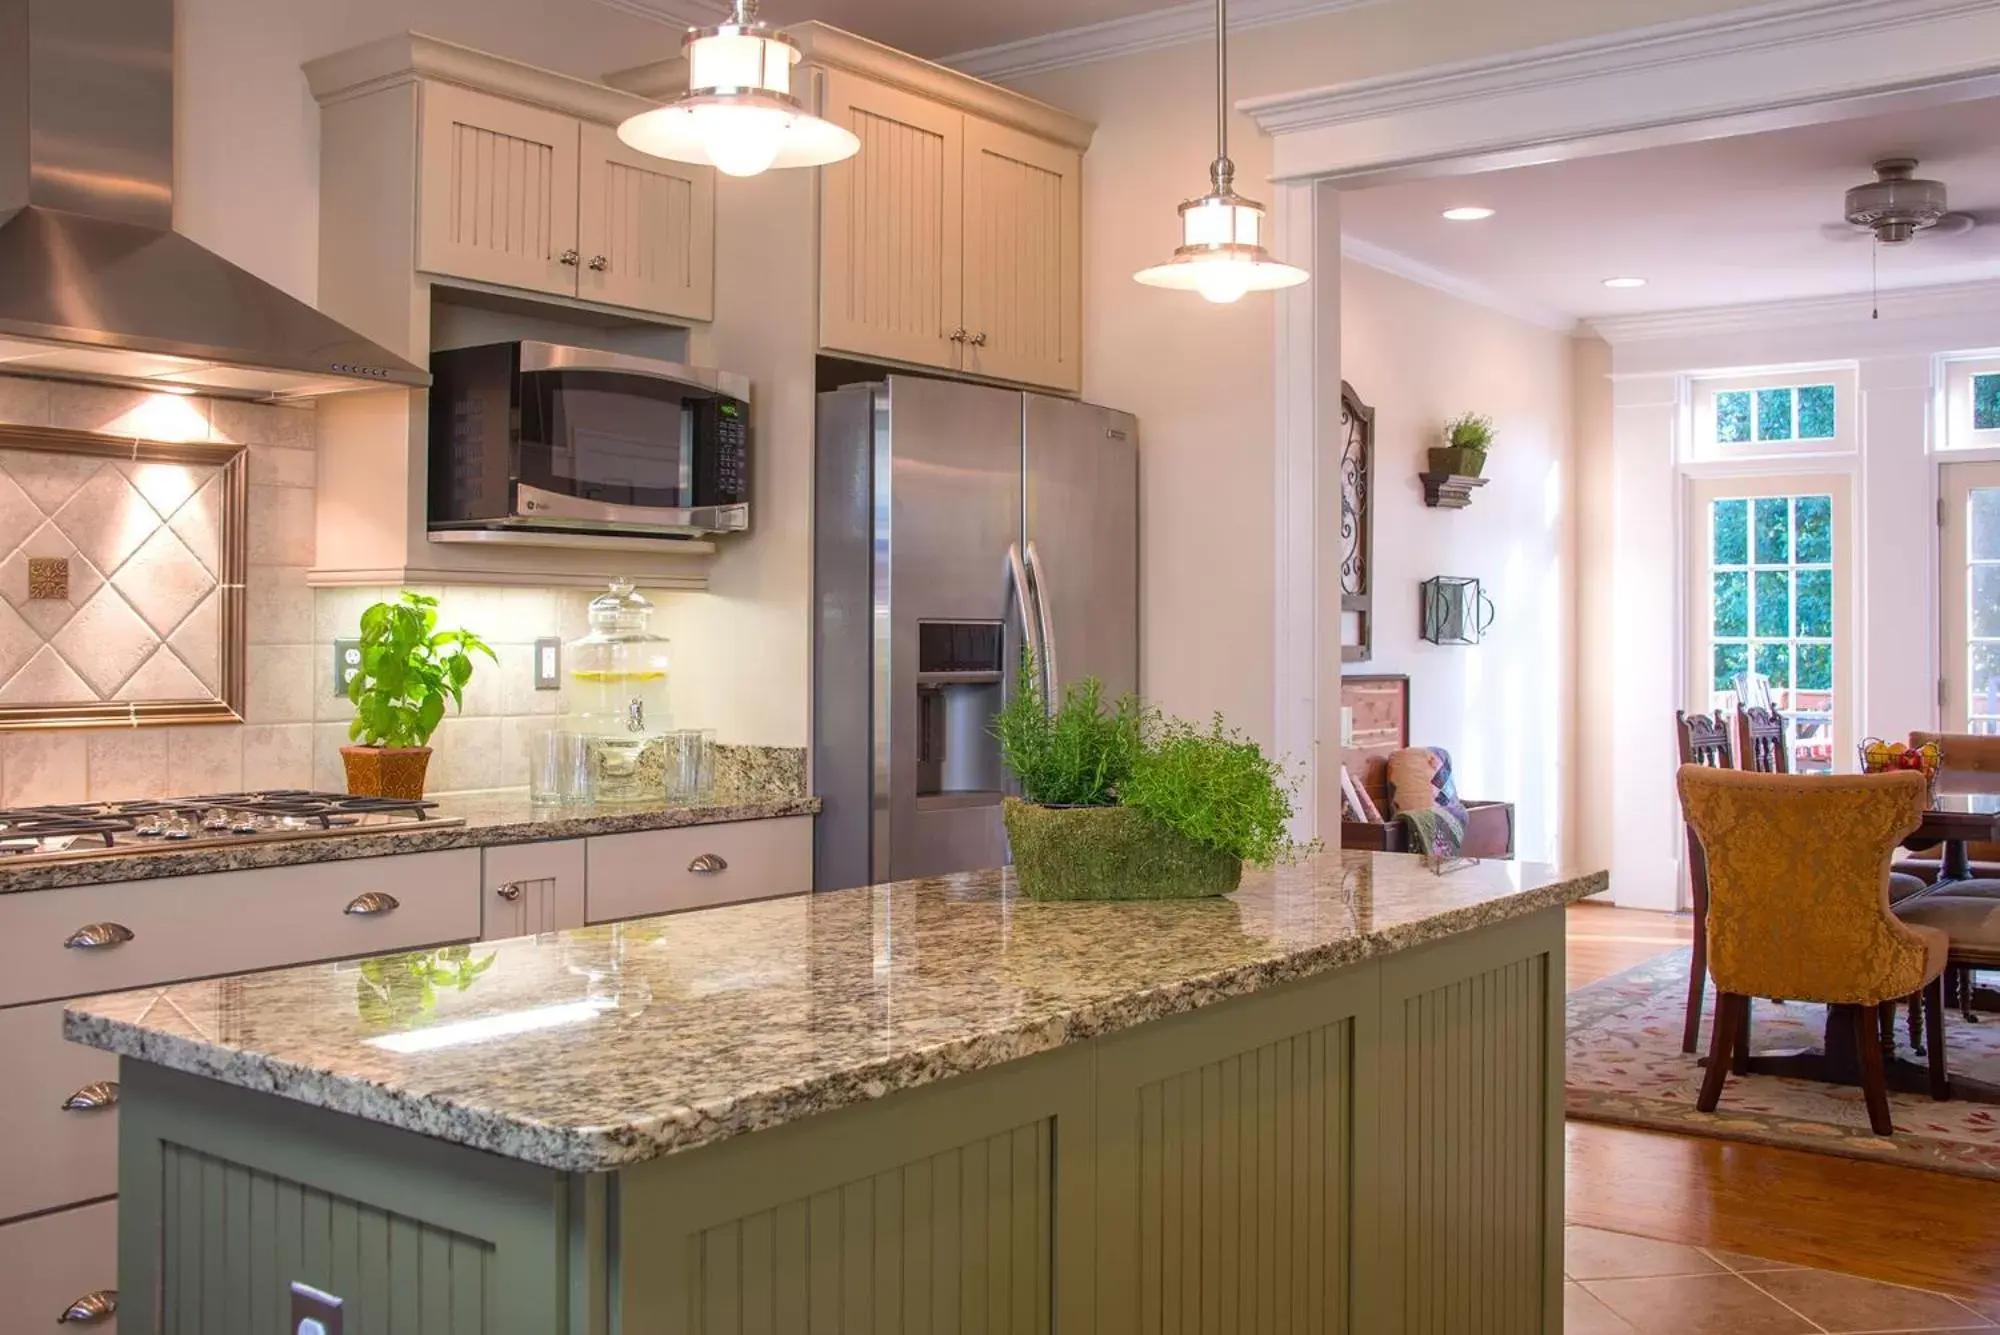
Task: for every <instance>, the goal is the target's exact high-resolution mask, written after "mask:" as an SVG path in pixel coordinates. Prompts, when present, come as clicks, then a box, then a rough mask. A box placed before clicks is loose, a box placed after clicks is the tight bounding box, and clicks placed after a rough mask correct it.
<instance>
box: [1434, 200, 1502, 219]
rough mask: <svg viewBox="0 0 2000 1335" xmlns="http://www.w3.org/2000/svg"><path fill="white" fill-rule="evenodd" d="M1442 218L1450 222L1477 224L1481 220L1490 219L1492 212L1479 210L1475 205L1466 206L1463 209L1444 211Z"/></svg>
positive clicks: (1485, 209)
mask: <svg viewBox="0 0 2000 1335" xmlns="http://www.w3.org/2000/svg"><path fill="white" fill-rule="evenodd" d="M1444 216H1445V217H1446V218H1449V219H1450V220H1451V221H1452V222H1479V221H1481V220H1483V219H1486V218H1491V217H1492V216H1493V210H1492V209H1487V208H1481V207H1480V206H1479V205H1477V204H1468V205H1466V206H1465V207H1464V208H1457V209H1446V210H1445V211H1444Z"/></svg>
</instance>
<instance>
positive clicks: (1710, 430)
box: [1686, 363, 1860, 462]
mask: <svg viewBox="0 0 2000 1335" xmlns="http://www.w3.org/2000/svg"><path fill="white" fill-rule="evenodd" d="M1857 380H1858V376H1857V373H1856V369H1855V367H1854V366H1853V364H1852V363H1839V364H1832V365H1818V366H1807V367H1779V368H1770V369H1766V370H1761V371H1732V372H1729V373H1728V374H1725V375H1697V376H1690V377H1688V386H1689V391H1690V401H1691V406H1692V409H1693V423H1692V429H1691V431H1690V433H1689V437H1688V453H1687V456H1686V457H1687V458H1688V459H1689V460H1690V461H1695V462H1699V461H1711V462H1713V461H1718V460H1724V459H1783V460H1796V459H1801V458H1809V457H1811V456H1813V455H1822V454H1853V453H1855V452H1856V451H1857V450H1858V449H1859V442H1860V432H1859V430H1858V428H1857V423H1858V417H1859V409H1860V394H1859V392H1858V385H1857ZM1814 385H1832V386H1833V435H1831V436H1822V437H1815V438H1813V439H1810V440H1800V439H1799V438H1798V437H1796V436H1794V437H1793V438H1792V439H1790V440H1748V441H1741V442H1734V441H1730V442H1725V441H1719V440H1717V439H1716V438H1715V398H1716V395H1718V394H1729V393H1737V392H1742V391H1749V392H1751V393H1752V395H1753V396H1754V394H1755V392H1756V391H1757V390H1760V389H1792V390H1798V389H1805V388H1809V387H1811V386H1814ZM1750 412H1751V420H1752V421H1753V423H1754V421H1755V420H1756V412H1757V407H1756V400H1755V398H1754V397H1753V398H1752V400H1751V407H1750ZM1793 413H1794V418H1795V419H1796V414H1797V408H1796V406H1795V407H1794V409H1793Z"/></svg>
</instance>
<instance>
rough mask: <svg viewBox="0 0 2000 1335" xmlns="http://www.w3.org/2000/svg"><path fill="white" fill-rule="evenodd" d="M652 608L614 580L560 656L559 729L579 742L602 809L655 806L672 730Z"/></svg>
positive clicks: (663, 652) (663, 651)
mask: <svg viewBox="0 0 2000 1335" xmlns="http://www.w3.org/2000/svg"><path fill="white" fill-rule="evenodd" d="M652 618H653V605H652V604H651V603H649V602H647V601H646V599H645V598H643V597H641V596H640V595H639V594H638V593H637V592H635V591H634V590H633V587H632V582H631V581H630V580H626V579H619V580H614V581H613V582H612V584H611V590H610V592H608V593H605V594H603V595H601V596H600V597H598V598H596V599H594V600H593V601H592V602H591V604H590V633H589V634H588V635H585V636H584V637H583V638H582V639H579V640H573V641H571V642H570V644H569V645H567V646H566V647H565V649H564V651H563V661H564V662H565V664H567V666H568V672H567V674H566V675H565V676H564V678H563V686H562V692H563V693H562V716H563V725H562V726H563V728H564V729H565V730H567V731H570V732H574V733H576V734H577V735H578V736H580V737H581V738H582V739H583V744H584V746H585V747H586V748H587V749H588V751H589V755H590V767H591V771H592V774H593V776H594V777H595V779H596V788H597V800H598V801H599V802H601V803H611V804H618V803H635V802H649V801H658V800H660V798H661V796H662V794H663V792H664V786H665V775H666V743H665V736H666V733H667V732H668V731H669V730H670V729H671V728H672V727H673V719H672V715H671V712H670V696H669V687H668V677H667V641H666V639H665V638H663V637H662V636H659V635H655V634H653V633H652V631H651V630H650V629H649V628H648V627H649V624H650V622H651V621H652Z"/></svg>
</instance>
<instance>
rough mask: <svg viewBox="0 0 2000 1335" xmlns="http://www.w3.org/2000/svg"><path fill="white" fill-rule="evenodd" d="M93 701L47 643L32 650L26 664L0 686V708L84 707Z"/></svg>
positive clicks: (91, 694)
mask: <svg viewBox="0 0 2000 1335" xmlns="http://www.w3.org/2000/svg"><path fill="white" fill-rule="evenodd" d="M96 699H97V696H96V694H95V693H94V692H92V690H91V689H90V684H89V683H88V682H86V681H85V680H84V679H83V678H82V677H79V676H77V675H76V671H75V670H74V669H73V668H71V667H70V665H69V664H67V663H65V662H63V659H62V655H61V654H59V653H57V652H56V650H55V646H54V645H51V644H45V645H43V646H42V647H41V648H40V649H38V650H36V651H35V656H34V657H33V658H31V659H29V660H28V665H27V666H26V667H24V668H22V669H21V670H20V671H19V672H16V673H15V674H14V675H13V676H12V677H9V678H8V679H7V684H6V685H4V686H0V705H87V704H90V703H91V702H93V701H95V700H96Z"/></svg>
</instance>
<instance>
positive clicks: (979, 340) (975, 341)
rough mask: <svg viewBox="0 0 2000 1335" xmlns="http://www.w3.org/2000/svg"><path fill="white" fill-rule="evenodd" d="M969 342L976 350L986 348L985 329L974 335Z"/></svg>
mask: <svg viewBox="0 0 2000 1335" xmlns="http://www.w3.org/2000/svg"><path fill="white" fill-rule="evenodd" d="M967 341H968V342H970V343H971V344H972V346H973V347H975V348H983V347H985V346H986V331H985V330H984V329H982V330H980V331H979V332H978V333H976V334H974V335H973V336H972V337H971V338H970V339H969V340H967Z"/></svg>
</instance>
